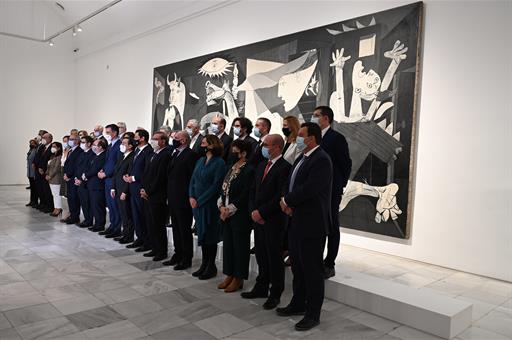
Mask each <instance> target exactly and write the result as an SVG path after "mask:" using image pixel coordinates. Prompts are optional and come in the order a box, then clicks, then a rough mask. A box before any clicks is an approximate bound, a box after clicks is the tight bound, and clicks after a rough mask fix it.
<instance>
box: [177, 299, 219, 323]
mask: <svg viewBox="0 0 512 340" xmlns="http://www.w3.org/2000/svg"><path fill="white" fill-rule="evenodd" d="M170 311H171V312H172V313H176V314H177V315H178V316H180V317H182V318H183V319H185V320H187V321H188V322H197V321H200V320H203V319H207V318H210V317H213V316H215V315H219V314H222V313H223V311H222V310H220V309H219V308H217V307H215V306H212V305H211V304H210V303H208V302H207V301H196V302H193V303H188V304H184V305H181V306H179V307H176V308H173V309H171V310H170Z"/></svg>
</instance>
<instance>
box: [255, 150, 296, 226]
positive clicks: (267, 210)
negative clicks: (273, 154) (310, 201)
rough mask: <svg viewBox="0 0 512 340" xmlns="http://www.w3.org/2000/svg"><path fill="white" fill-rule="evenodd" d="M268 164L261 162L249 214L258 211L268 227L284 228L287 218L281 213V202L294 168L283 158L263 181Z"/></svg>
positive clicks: (256, 175) (273, 166)
mask: <svg viewBox="0 0 512 340" xmlns="http://www.w3.org/2000/svg"><path fill="white" fill-rule="evenodd" d="M267 163H268V162H261V163H260V164H259V165H258V168H257V169H256V173H255V176H254V181H253V185H252V188H251V194H250V196H249V212H252V211H254V210H258V211H259V212H260V215H261V217H262V218H263V219H264V220H265V224H264V225H266V226H272V227H284V226H285V224H286V220H287V216H286V214H285V213H283V212H282V211H281V206H280V205H279V201H280V200H281V193H282V192H283V190H284V189H285V185H286V182H287V179H288V175H289V173H290V169H291V168H292V166H291V165H290V163H288V162H287V161H286V160H285V159H284V158H283V157H281V158H279V159H278V160H277V161H276V162H275V163H274V164H273V165H272V167H271V168H270V170H269V171H268V173H267V176H265V179H263V174H264V173H265V168H266V166H267Z"/></svg>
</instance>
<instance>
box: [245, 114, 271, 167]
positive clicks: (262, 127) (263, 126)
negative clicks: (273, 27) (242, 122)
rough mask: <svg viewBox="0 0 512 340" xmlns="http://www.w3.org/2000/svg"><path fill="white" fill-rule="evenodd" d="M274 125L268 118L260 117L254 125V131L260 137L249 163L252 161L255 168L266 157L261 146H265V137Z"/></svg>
mask: <svg viewBox="0 0 512 340" xmlns="http://www.w3.org/2000/svg"><path fill="white" fill-rule="evenodd" d="M271 127H272V124H271V123H270V120H269V119H267V118H264V117H262V118H258V119H257V120H256V124H255V125H254V130H253V133H254V135H255V136H256V137H257V138H259V140H258V141H257V145H256V148H255V149H254V150H253V151H254V153H253V154H252V156H251V159H250V160H249V163H251V164H252V165H253V166H254V168H256V167H257V166H258V164H260V162H262V161H263V160H265V158H264V157H263V155H262V154H261V148H262V147H263V142H264V141H265V138H266V137H267V135H268V134H269V133H270V129H271Z"/></svg>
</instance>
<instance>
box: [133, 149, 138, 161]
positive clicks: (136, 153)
mask: <svg viewBox="0 0 512 340" xmlns="http://www.w3.org/2000/svg"><path fill="white" fill-rule="evenodd" d="M139 153H140V149H139V148H137V149H135V155H134V156H133V158H134V159H135V158H137V156H138V155H139Z"/></svg>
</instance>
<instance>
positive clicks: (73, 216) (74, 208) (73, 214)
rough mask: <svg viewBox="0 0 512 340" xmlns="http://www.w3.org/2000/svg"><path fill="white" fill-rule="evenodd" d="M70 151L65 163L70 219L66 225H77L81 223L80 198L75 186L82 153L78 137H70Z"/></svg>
mask: <svg viewBox="0 0 512 340" xmlns="http://www.w3.org/2000/svg"><path fill="white" fill-rule="evenodd" d="M68 145H69V147H70V150H69V151H68V156H67V157H66V161H65V162H64V168H63V172H64V181H65V182H66V188H67V196H68V207H69V217H68V218H66V219H65V221H66V224H74V223H76V224H77V225H78V224H79V223H80V198H79V197H78V187H77V186H76V185H75V173H76V169H77V166H78V162H79V160H80V156H81V155H82V152H84V151H83V150H82V149H81V148H80V140H79V139H78V135H70V136H69V138H68Z"/></svg>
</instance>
